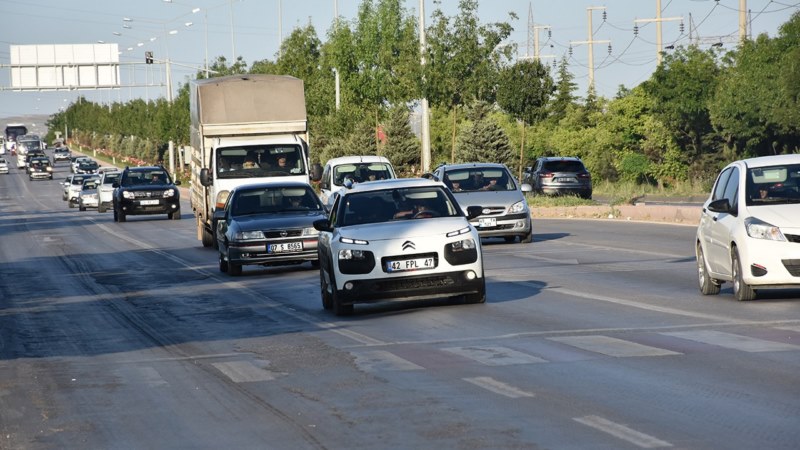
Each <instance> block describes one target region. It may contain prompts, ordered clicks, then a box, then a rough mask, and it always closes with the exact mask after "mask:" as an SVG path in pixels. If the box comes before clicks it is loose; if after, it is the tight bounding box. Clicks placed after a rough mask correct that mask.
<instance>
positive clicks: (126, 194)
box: [122, 191, 136, 200]
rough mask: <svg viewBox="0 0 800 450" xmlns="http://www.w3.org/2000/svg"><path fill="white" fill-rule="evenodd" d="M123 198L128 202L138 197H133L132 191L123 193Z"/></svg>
mask: <svg viewBox="0 0 800 450" xmlns="http://www.w3.org/2000/svg"><path fill="white" fill-rule="evenodd" d="M122 198H127V199H128V200H133V199H134V198H136V196H135V195H133V192H131V191H122Z"/></svg>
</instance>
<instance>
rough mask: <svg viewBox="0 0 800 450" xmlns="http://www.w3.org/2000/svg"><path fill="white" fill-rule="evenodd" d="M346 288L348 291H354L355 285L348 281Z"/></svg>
mask: <svg viewBox="0 0 800 450" xmlns="http://www.w3.org/2000/svg"><path fill="white" fill-rule="evenodd" d="M344 288H345V289H347V290H348V291H350V290H353V283H352V282H350V281H348V282H347V283H345V284H344Z"/></svg>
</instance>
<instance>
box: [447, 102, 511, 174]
mask: <svg viewBox="0 0 800 450" xmlns="http://www.w3.org/2000/svg"><path fill="white" fill-rule="evenodd" d="M490 113H491V106H490V105H489V104H488V103H486V102H481V101H476V102H475V103H473V104H472V106H471V108H470V110H469V111H468V113H467V122H466V123H465V124H464V127H463V128H462V129H461V131H460V132H459V134H458V138H457V139H456V151H455V156H456V162H473V161H491V162H498V163H503V164H507V165H509V166H513V167H516V166H515V165H513V164H512V163H513V160H514V152H513V150H512V149H511V144H510V142H509V140H508V136H507V135H506V133H505V132H504V131H503V129H502V128H500V126H499V125H498V124H497V122H496V121H495V120H494V119H493V118H492V117H491V114H490Z"/></svg>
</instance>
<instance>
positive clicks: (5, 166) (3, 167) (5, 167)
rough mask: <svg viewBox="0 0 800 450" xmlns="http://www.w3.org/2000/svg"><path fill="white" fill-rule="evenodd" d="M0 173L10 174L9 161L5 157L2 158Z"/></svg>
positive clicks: (0, 159)
mask: <svg viewBox="0 0 800 450" xmlns="http://www.w3.org/2000/svg"><path fill="white" fill-rule="evenodd" d="M0 173H8V161H6V159H5V158H3V157H0Z"/></svg>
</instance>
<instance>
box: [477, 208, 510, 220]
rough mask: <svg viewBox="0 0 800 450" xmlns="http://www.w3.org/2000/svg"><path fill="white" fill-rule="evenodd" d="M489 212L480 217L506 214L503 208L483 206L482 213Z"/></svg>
mask: <svg viewBox="0 0 800 450" xmlns="http://www.w3.org/2000/svg"><path fill="white" fill-rule="evenodd" d="M487 209H488V210H489V213H488V214H487V213H485V212H482V213H481V215H480V217H491V216H499V215H502V214H504V213H505V212H506V207H505V206H484V207H483V211H486V210H487Z"/></svg>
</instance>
